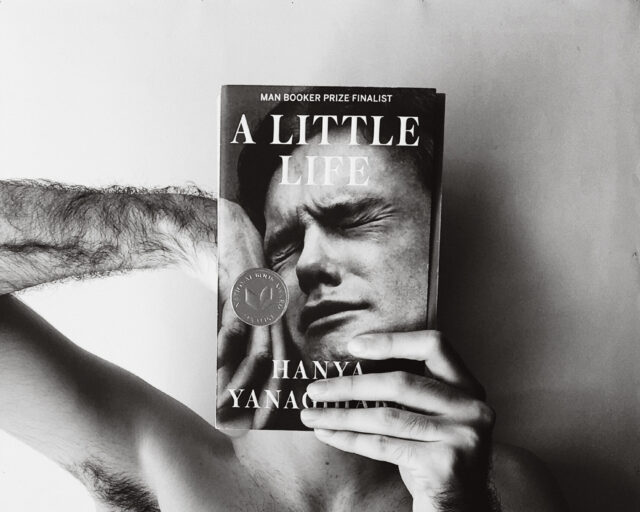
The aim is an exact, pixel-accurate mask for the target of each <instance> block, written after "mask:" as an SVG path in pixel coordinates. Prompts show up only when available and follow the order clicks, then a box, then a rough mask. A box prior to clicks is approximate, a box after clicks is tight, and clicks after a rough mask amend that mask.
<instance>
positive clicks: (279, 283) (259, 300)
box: [231, 268, 289, 326]
mask: <svg viewBox="0 0 640 512" xmlns="http://www.w3.org/2000/svg"><path fill="white" fill-rule="evenodd" d="M288 305H289V290H287V285H286V284H284V281H283V280H282V278H281V277H280V276H279V275H278V274H277V273H276V272H274V271H273V270H269V269H266V268H252V269H250V270H247V271H246V272H243V273H242V274H240V277H238V279H236V282H235V283H234V285H233V288H231V306H232V307H233V311H234V313H235V314H236V316H237V317H238V318H239V319H240V320H242V321H243V322H245V323H247V324H249V325H255V326H266V325H271V324H274V323H276V322H277V321H278V320H280V318H281V317H282V315H284V312H285V311H286V310H287V306H288Z"/></svg>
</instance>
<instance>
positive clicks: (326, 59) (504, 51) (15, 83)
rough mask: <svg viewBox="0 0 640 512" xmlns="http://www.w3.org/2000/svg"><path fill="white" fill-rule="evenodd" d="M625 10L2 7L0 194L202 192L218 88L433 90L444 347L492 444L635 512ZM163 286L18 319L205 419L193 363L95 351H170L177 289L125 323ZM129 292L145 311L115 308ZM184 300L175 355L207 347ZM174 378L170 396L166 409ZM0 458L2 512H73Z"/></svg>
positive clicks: (30, 470)
mask: <svg viewBox="0 0 640 512" xmlns="http://www.w3.org/2000/svg"><path fill="white" fill-rule="evenodd" d="M639 11H640V4H638V3H637V2H634V1H631V0H618V1H613V2H612V1H604V0H602V1H597V0H586V1H584V2H580V3H578V2H560V1H559V0H540V1H538V2H529V1H525V0H514V1H511V2H498V1H497V0H486V1H483V2H466V1H462V0H449V1H444V0H439V1H426V0H425V1H418V0H415V1H413V0H406V1H402V2H388V1H381V0H380V1H378V0H357V1H351V2H344V1H338V0H329V1H327V0H324V1H305V2H300V1H291V0H287V1H284V0H277V1H271V2H264V1H262V0H245V1H242V2H222V1H205V2H201V1H195V0H193V1H177V0H175V1H170V0H162V1H155V2H152V1H151V0H148V1H147V0H144V1H139V2H135V3H134V2H122V3H120V2H118V3H107V2H105V3H91V4H87V3H84V2H81V1H79V0H78V1H72V0H67V1H60V2H45V1H44V0H29V1H22V2H17V1H15V0H13V1H12V0H5V1H3V2H2V3H1V4H0V73H2V77H1V78H2V79H1V80H0V176H2V177H8V176H11V177H50V178H59V179H65V180H67V181H85V182H91V183H95V184H107V183H113V182H118V183H133V184H141V185H150V184H154V185H161V184H169V183H173V184H180V183H184V181H196V182H197V183H198V184H200V185H201V186H203V187H204V188H208V189H213V188H215V186H216V182H215V169H216V168H217V160H216V155H215V148H216V142H215V140H216V136H215V134H216V127H215V95H216V94H217V90H218V87H219V86H220V85H221V84H222V83H247V84H252V83H253V84H264V83H266V84H283V83H284V84H287V83H289V84H297V85H302V84H318V85H363V86H367V85H377V86H415V87H436V88H437V89H438V90H439V91H442V92H445V93H446V94H447V113H446V133H445V151H444V154H445V162H444V205H443V207H444V211H443V231H442V237H443V238H442V242H443V247H442V260H441V295H440V312H441V325H442V328H443V330H444V331H445V332H446V333H447V334H448V335H449V337H450V338H451V340H452V342H453V344H454V345H455V347H456V348H457V349H458V350H459V351H460V352H461V354H462V355H463V356H464V358H465V359H466V361H467V362H468V363H469V365H470V366H471V368H472V369H473V371H474V372H475V373H476V374H477V376H478V377H479V378H480V380H481V381H482V382H483V383H484V384H485V385H486V387H487V390H488V394H489V401H490V402H491V404H492V405H494V407H495V408H496V409H497V412H498V424H497V430H496V438H497V439H498V440H501V441H507V442H512V443H515V444H518V445H521V446H525V447H527V448H529V449H531V450H532V451H534V452H535V453H537V454H538V455H539V456H541V457H542V458H543V459H544V460H545V461H547V463H548V464H549V466H550V468H551V470H552V471H553V473H554V474H555V476H556V478H557V479H558V480H559V482H560V484H561V486H562V488H563V490H564V492H565V494H566V495H567V497H568V499H569V501H570V502H571V504H572V507H573V509H574V510H580V511H587V512H600V511H602V510H616V511H636V510H638V508H639V505H640V504H639V496H638V492H639V491H638V489H640V485H639V484H640V481H639V480H640V458H639V457H638V455H639V454H638V450H639V448H638V445H639V443H638V425H639V424H640V407H639V405H638V404H639V403H640V400H639V399H640V396H639V392H638V389H640V387H639V384H640V382H639V380H640V379H639V377H638V374H639V372H638V366H639V364H640V348H639V340H640V326H639V314H638V313H639V307H640V301H639V293H638V292H639V288H640V267H639V264H638V245H639V240H640V236H639V235H640V233H639V229H638V226H639V223H638V213H639V212H638V204H639V202H638V196H639V194H640V167H639V166H638V163H639V162H640V142H639V141H640V130H639V121H638V119H640V103H639V99H638V92H637V91H638V90H639V89H640V77H639V70H640V59H639V55H640V37H639V33H638V26H639V20H640V12H639ZM163 279H169V280H170V281H171V283H170V284H171V286H174V285H175V284H176V283H178V282H182V281H178V278H177V277H176V276H169V277H166V276H165V277H164V278H163ZM161 282H162V280H158V278H154V279H151V278H148V277H147V278H144V277H140V278H135V279H134V280H133V284H125V283H124V282H123V281H117V282H115V283H114V284H111V283H110V282H109V281H108V280H105V281H101V282H99V283H98V284H84V283H82V284H78V285H74V286H77V287H76V288H72V289H71V290H69V289H68V288H65V289H64V290H62V288H61V290H62V291H60V292H59V293H53V292H48V291H43V292H35V293H34V294H33V295H31V296H29V300H30V301H31V303H32V304H34V305H36V306H37V307H38V309H39V311H41V312H43V313H45V314H46V315H47V317H48V318H50V319H51V320H52V321H54V323H55V324H56V325H57V326H60V327H61V328H62V329H63V331H64V332H68V333H69V334H70V335H71V336H72V339H74V340H76V341H78V342H79V343H81V344H82V345H83V346H87V347H89V348H91V349H92V350H93V351H95V352H98V353H100V354H101V355H107V356H109V357H110V359H112V360H115V361H116V362H118V363H119V364H122V365H123V366H125V367H127V368H130V369H132V370H134V371H136V372H137V373H140V374H142V375H143V376H144V377H145V378H146V379H147V380H149V381H150V382H152V383H154V384H157V385H158V386H159V387H161V388H162V389H163V390H166V391H167V392H169V393H172V394H173V395H174V396H177V397H178V398H180V399H181V400H183V401H185V402H186V403H189V404H190V405H191V406H192V407H194V408H195V409H196V410H197V411H201V413H202V414H203V416H205V417H208V411H209V409H210V407H211V406H210V405H209V404H206V400H205V397H204V396H203V395H202V394H201V391H199V390H201V389H206V385H207V383H212V382H214V374H213V373H211V374H208V373H207V372H206V371H205V370H204V369H202V370H201V371H199V372H196V373H194V372H191V373H188V372H187V371H186V369H187V368H189V367H190V365H192V364H195V363H194V361H195V358H194V361H181V362H177V356H178V355H179V354H183V353H185V351H182V352H179V351H178V352H175V351H174V352H171V353H167V355H166V359H167V361H166V368H165V367H163V365H162V364H160V363H159V362H158V361H157V360H156V361H153V360H152V361H149V357H148V356H149V353H145V352H144V351H143V350H141V349H138V348H136V349H135V350H133V349H132V348H131V347H132V346H135V347H138V346H139V345H138V343H142V341H139V340H138V338H136V343H135V344H133V345H132V344H131V343H128V344H126V345H125V346H122V347H121V348H122V349H121V351H119V352H118V351H116V350H114V348H113V347H114V344H116V343H118V342H119V341H120V339H121V338H123V337H122V336H121V335H120V333H119V332H114V331H113V329H116V327H118V328H121V330H122V332H130V329H135V328H136V322H139V321H140V318H144V319H145V321H146V322H147V326H148V328H149V329H153V326H156V325H160V322H159V321H158V319H159V318H162V319H163V321H164V322H172V324H171V325H173V328H172V329H167V328H166V327H165V328H164V329H162V330H163V331H165V332H173V333H180V332H181V331H180V329H179V326H180V325H181V321H182V322H184V320H181V319H180V318H178V317H173V316H172V314H174V313H176V312H180V313H185V311H184V306H185V304H186V306H189V301H193V300H194V299H188V298H189V297H193V295H192V294H193V293H194V290H193V289H192V288H189V287H188V286H187V285H184V286H185V288H184V289H182V291H181V297H180V300H179V301H178V300H176V304H180V305H181V306H183V309H182V310H180V309H178V308H174V307H171V304H169V305H167V306H166V307H165V309H164V310H161V313H158V310H157V308H156V310H155V311H154V308H152V307H149V308H141V307H140V304H149V302H145V301H150V300H152V299H151V296H152V295H153V296H154V297H155V296H161V295H160V294H159V291H158V290H157V289H154V286H158V287H159V286H160V284H159V283H161ZM127 283H129V281H127ZM65 286H68V285H65ZM129 286H133V287H134V288H135V287H137V288H140V289H142V288H144V289H145V290H147V291H146V292H145V294H143V295H132V297H134V299H133V300H135V302H132V303H128V302H127V301H126V300H125V299H123V298H122V290H123V288H122V287H129ZM126 289H127V290H129V288H126ZM149 290H150V291H149ZM203 296H204V294H203ZM26 297H27V295H25V298H26ZM115 298H118V299H119V301H116V300H114V299H115ZM202 300H204V299H202ZM92 301H93V302H92ZM96 301H98V302H96ZM99 301H105V306H106V305H107V304H108V305H109V307H110V308H111V309H110V311H113V315H114V317H118V318H119V319H124V320H122V322H128V323H125V324H124V325H126V328H122V325H123V324H122V323H121V322H118V323H116V322H113V321H108V322H104V317H102V322H103V324H101V331H104V333H101V336H102V337H99V338H100V339H98V340H97V341H96V339H95V336H92V333H95V327H94V326H95V322H99V321H100V316H99V315H98V312H99V309H100V308H97V307H96V304H100V302H99ZM151 304H153V303H152V302H151ZM194 304H195V302H194ZM198 304H199V305H200V307H199V308H194V307H187V309H191V310H192V313H191V314H192V315H195V316H192V317H188V325H189V326H190V328H191V329H193V330H194V331H193V334H192V336H193V337H197V336H198V332H202V329H200V327H203V328H204V327H207V326H208V328H210V329H214V327H213V325H214V324H213V321H212V320H211V316H210V315H208V311H207V310H206V308H205V307H204V305H206V304H204V303H203V302H198ZM203 304H204V305H203ZM158 307H160V306H159V305H158ZM128 309H130V310H132V311H128ZM147 309H148V311H147ZM173 310H176V311H175V312H174V311H173ZM69 311H74V312H75V314H74V315H73V316H70V315H69ZM97 311H98V312H97ZM185 314H186V313H185ZM127 315H129V316H127ZM182 318H187V317H184V316H183V317H182ZM164 325H165V326H166V325H167V324H166V323H165V324H164ZM144 330H145V328H144V326H143V327H139V328H138V331H139V332H138V331H136V335H138V334H139V339H140V340H143V339H144V332H142V331H144ZM157 330H158V331H159V330H160V329H157ZM158 335H159V336H160V335H161V333H158ZM194 339H195V338H194ZM201 341H202V340H201ZM201 341H200V342H198V343H195V344H194V349H195V348H197V347H198V346H203V345H202V343H201ZM148 343H149V347H151V348H150V350H152V351H154V352H151V353H155V354H156V355H157V357H160V356H159V354H161V351H160V348H158V347H154V345H153V339H149V340H148ZM167 344H169V340H167ZM161 345H162V344H161ZM101 347H102V348H101ZM132 350H133V352H134V353H133V355H132V357H128V356H129V354H128V352H131V351H132ZM210 353H211V356H212V357H213V353H214V351H213V350H211V351H210ZM125 356H126V357H125ZM184 357H186V356H184ZM199 360H200V361H201V362H202V361H206V358H204V357H200V358H199ZM146 363H148V366H152V367H153V371H151V370H149V371H148V372H145V369H144V368H142V369H141V368H139V367H140V366H143V367H144V366H145V365H146ZM167 368H173V370H171V371H165V370H166V369H167ZM182 369H184V370H185V371H184V372H182V371H181V370H182ZM211 370H212V371H213V368H212V369H211ZM156 372H157V375H156V374H155V373H156ZM163 375H164V377H162V376H163ZM179 375H187V376H189V379H191V380H189V385H188V386H183V388H182V389H180V390H178V391H175V390H174V387H175V386H176V385H178V383H181V382H184V381H181V379H180V378H178V376H179ZM192 377H193V379H192ZM163 379H164V380H165V381H166V382H159V380H160V381H162V380H163ZM211 389H213V388H211ZM0 437H1V436H0ZM0 452H1V455H2V456H1V457H0V488H1V490H2V492H1V493H0V508H2V509H3V510H4V509H6V510H15V511H27V510H28V511H30V512H32V511H34V510H48V511H49V510H50V511H53V510H61V511H62V510H65V511H70V510H74V511H75V510H78V511H81V510H87V508H86V506H85V505H82V506H81V505H78V506H77V507H76V508H73V507H71V506H70V505H69V503H70V502H71V501H72V500H71V498H70V496H71V494H72V493H76V492H77V493H80V492H82V491H81V490H79V488H77V487H73V486H72V484H70V483H69V484H68V487H67V486H66V485H67V483H64V485H63V480H62V478H63V477H61V476H55V478H54V477H50V476H47V477H46V478H45V477H42V478H38V477H37V476H36V473H37V471H40V470H42V475H45V474H46V475H54V474H55V475H58V473H56V471H60V470H58V469H56V468H54V467H50V466H47V463H46V462H45V461H40V460H39V459H37V458H36V457H35V455H34V456H33V458H31V457H32V454H30V452H28V451H26V450H23V449H22V448H16V447H15V446H13V445H11V444H10V440H7V439H4V438H3V439H2V444H1V445H0ZM12 457H13V458H12ZM26 460H29V461H30V462H29V463H28V464H27V466H26V467H25V466H24V461H26ZM21 465H22V466H21ZM21 467H22V469H20V468H21ZM42 468H44V469H42ZM38 474H40V473H38ZM14 475H18V476H14ZM19 475H22V477H20V476H19ZM65 478H66V477H65ZM69 481H70V477H69ZM52 482H54V484H51V483H52ZM64 482H67V481H66V480H65V481H64ZM47 484H51V485H49V487H47ZM38 498H40V499H41V502H42V503H43V505H42V507H40V508H38V507H37V506H31V505H28V504H29V503H31V502H32V501H33V500H36V499H38ZM54 502H58V503H59V504H60V506H59V508H55V507H54V506H52V503H54ZM65 503H66V507H65ZM83 503H84V502H83Z"/></svg>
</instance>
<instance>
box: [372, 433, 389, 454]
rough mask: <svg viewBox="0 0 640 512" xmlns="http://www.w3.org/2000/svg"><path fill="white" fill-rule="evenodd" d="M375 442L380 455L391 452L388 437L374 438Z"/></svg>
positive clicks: (378, 436)
mask: <svg viewBox="0 0 640 512" xmlns="http://www.w3.org/2000/svg"><path fill="white" fill-rule="evenodd" d="M373 442H374V444H375V445H376V447H377V448H378V450H380V453H387V452H388V450H389V438H388V437H387V436H382V435H375V436H374V437H373Z"/></svg>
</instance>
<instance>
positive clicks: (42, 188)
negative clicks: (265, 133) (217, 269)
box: [0, 182, 216, 294]
mask: <svg viewBox="0 0 640 512" xmlns="http://www.w3.org/2000/svg"><path fill="white" fill-rule="evenodd" d="M0 205H1V209H0V294H1V293H11V292H14V291H17V290H20V289H23V288H27V287H30V286H34V285H38V284H42V283H46V282H50V281H55V280H59V279H65V278H69V277H84V276H92V275H101V274H107V273H111V272H121V271H127V270H133V269H142V268H156V267H163V266H168V265H172V264H177V263H182V262H185V261H186V260H187V259H188V258H189V255H190V254H191V253H192V252H193V251H194V250H195V248H196V247H198V246H200V245H203V244H204V245H211V246H213V245H214V244H215V235H216V202H215V200H213V199H211V198H207V197H204V195H202V194H201V193H199V192H196V193H182V192H180V193H178V192H176V191H174V190H169V189H164V190H137V189H132V188H120V187H111V188H108V189H102V190H98V189H90V188H85V187H67V186H63V185H59V184H54V183H42V182H0Z"/></svg>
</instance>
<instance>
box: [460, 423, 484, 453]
mask: <svg viewBox="0 0 640 512" xmlns="http://www.w3.org/2000/svg"><path fill="white" fill-rule="evenodd" d="M460 435H461V437H462V440H463V446H464V448H466V449H468V450H470V451H477V450H478V449H479V448H480V447H481V446H482V437H481V436H480V433H479V432H478V431H477V430H476V429H475V428H472V427H464V428H463V429H462V431H461V433H460Z"/></svg>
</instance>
